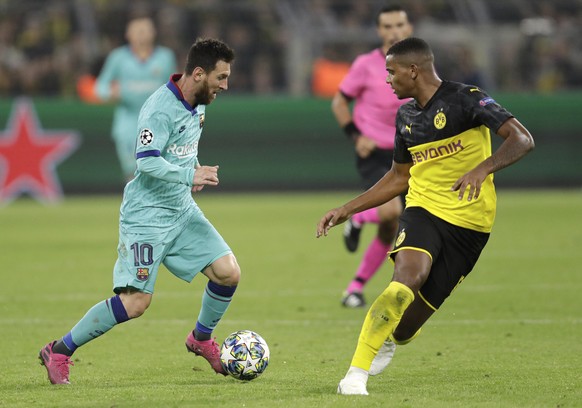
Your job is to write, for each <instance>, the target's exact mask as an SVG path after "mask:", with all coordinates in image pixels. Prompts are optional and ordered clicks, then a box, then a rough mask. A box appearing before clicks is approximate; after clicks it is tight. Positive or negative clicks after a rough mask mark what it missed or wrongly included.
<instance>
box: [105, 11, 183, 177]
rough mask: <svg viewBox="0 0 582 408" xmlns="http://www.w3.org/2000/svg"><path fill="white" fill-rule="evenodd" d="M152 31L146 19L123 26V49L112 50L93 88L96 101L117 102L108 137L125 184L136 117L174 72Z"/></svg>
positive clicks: (131, 159) (132, 162)
mask: <svg viewBox="0 0 582 408" xmlns="http://www.w3.org/2000/svg"><path fill="white" fill-rule="evenodd" d="M155 36H156V31H155V28H154V24H153V22H152V20H151V19H149V18H145V17H142V18H136V19H133V20H131V21H130V22H129V23H128V25H127V31H126V38H127V41H128V44H127V45H124V46H122V47H119V48H116V49H114V50H113V51H112V52H111V53H110V54H109V56H108V57H107V59H106V60H105V64H104V66H103V69H102V71H101V73H100V74H99V77H98V78H97V82H96V85H95V93H96V95H97V96H98V97H99V99H101V100H104V101H115V102H117V103H118V104H117V108H116V109H115V113H114V116H113V126H112V130H111V136H112V138H113V141H114V142H115V148H116V150H117V156H118V158H119V163H120V165H121V169H122V171H123V175H124V177H125V179H126V180H130V179H131V178H132V177H133V175H134V172H135V137H136V134H137V117H138V114H139V110H140V109H141V107H142V105H143V103H144V102H145V100H146V99H147V98H148V97H149V96H150V95H151V94H152V93H153V92H154V91H155V90H156V89H158V87H159V86H160V85H162V84H163V83H164V82H166V81H167V80H168V78H169V77H170V75H171V74H173V73H174V72H176V59H175V57H174V53H173V52H172V50H170V49H169V48H166V47H162V46H159V45H158V46H156V45H155V43H154V41H155Z"/></svg>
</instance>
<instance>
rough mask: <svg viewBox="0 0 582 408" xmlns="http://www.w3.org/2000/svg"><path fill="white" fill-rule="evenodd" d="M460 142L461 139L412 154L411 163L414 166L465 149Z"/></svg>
mask: <svg viewBox="0 0 582 408" xmlns="http://www.w3.org/2000/svg"><path fill="white" fill-rule="evenodd" d="M461 142H462V141H461V139H459V140H455V141H453V142H451V143H449V144H447V145H444V146H439V147H430V148H428V149H425V150H422V151H420V152H414V153H412V162H413V164H416V163H420V162H423V161H427V160H430V159H436V158H437V157H441V156H446V155H449V154H452V153H455V152H458V151H461V150H463V149H464V148H465V146H463V145H462V144H461Z"/></svg>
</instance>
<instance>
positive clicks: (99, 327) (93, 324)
mask: <svg viewBox="0 0 582 408" xmlns="http://www.w3.org/2000/svg"><path fill="white" fill-rule="evenodd" d="M127 320H129V317H128V316H127V312H126V310H125V307H124V306H123V303H122V302H121V299H120V298H119V296H113V297H112V298H111V299H106V300H104V301H103V302H99V303H97V304H96V305H95V306H93V307H92V308H91V309H89V311H88V312H87V313H86V314H85V316H83V318H82V319H81V320H79V322H78V323H77V324H76V325H75V327H73V328H72V329H71V331H70V333H69V334H68V335H67V336H65V337H64V338H63V340H64V342H65V344H66V345H67V347H69V349H71V348H72V350H71V351H75V349H76V348H77V347H80V346H82V345H83V344H85V343H88V342H89V341H91V340H93V339H96V338H97V337H99V336H101V335H102V334H104V333H106V332H108V331H109V330H111V328H112V327H113V326H115V325H116V324H119V323H123V322H125V321H127ZM71 346H72V347H71Z"/></svg>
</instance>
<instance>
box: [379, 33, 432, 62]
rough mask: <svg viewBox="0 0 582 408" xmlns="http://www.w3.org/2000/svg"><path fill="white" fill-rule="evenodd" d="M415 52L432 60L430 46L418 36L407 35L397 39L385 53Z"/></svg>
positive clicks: (400, 54)
mask: <svg viewBox="0 0 582 408" xmlns="http://www.w3.org/2000/svg"><path fill="white" fill-rule="evenodd" d="M409 54H416V55H418V56H421V57H425V58H427V59H430V60H434V54H433V53H432V50H431V48H430V45H428V43H427V42H426V41H424V40H423V39H420V38H418V37H408V38H405V39H404V40H401V41H398V42H397V43H395V44H394V45H392V47H390V49H388V52H387V53H386V55H387V56H388V55H393V56H395V57H396V56H402V55H409Z"/></svg>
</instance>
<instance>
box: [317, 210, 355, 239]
mask: <svg viewBox="0 0 582 408" xmlns="http://www.w3.org/2000/svg"><path fill="white" fill-rule="evenodd" d="M348 217H349V214H348V212H347V211H346V210H345V208H344V207H339V208H334V209H333V210H329V211H328V212H327V213H326V214H325V215H324V216H323V217H322V218H321V220H319V223H318V224H317V232H316V233H315V236H316V238H319V237H321V236H322V235H325V236H327V233H328V231H329V230H330V228H331V227H334V226H336V225H338V224H341V223H342V222H344V221H345V220H347V219H348Z"/></svg>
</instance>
